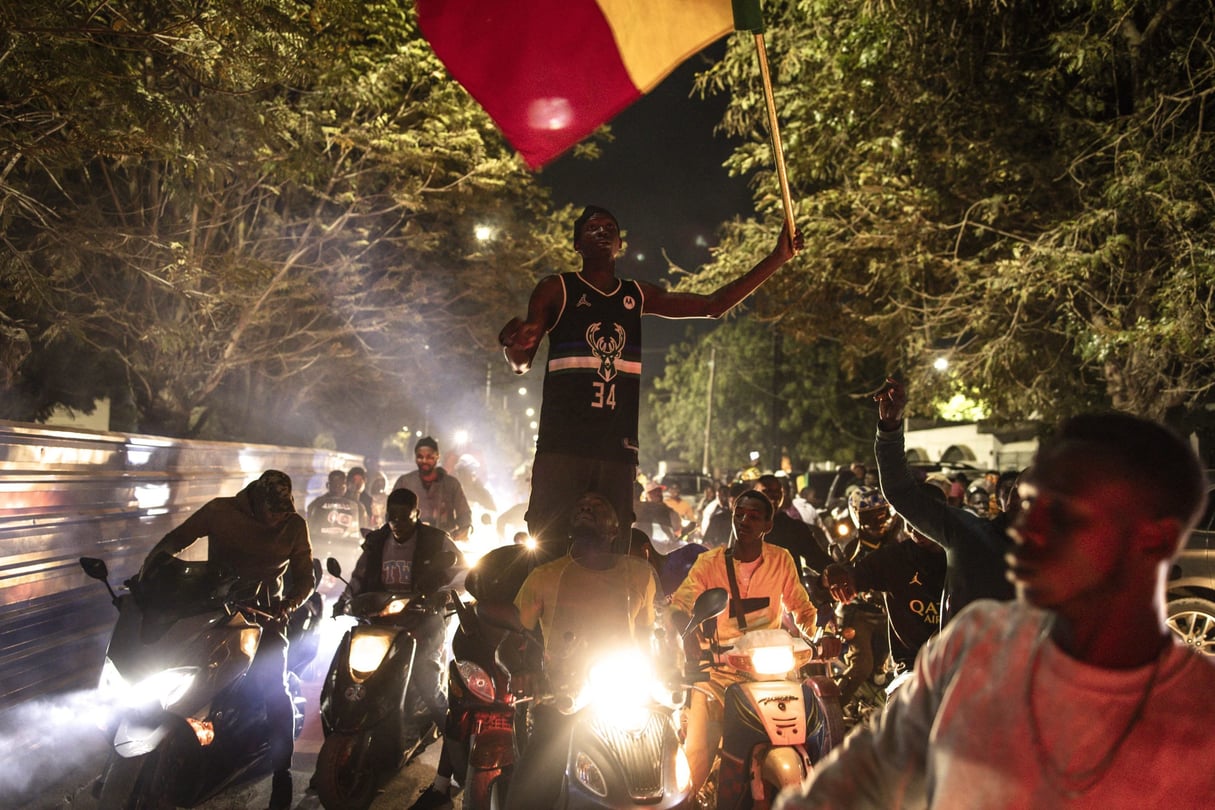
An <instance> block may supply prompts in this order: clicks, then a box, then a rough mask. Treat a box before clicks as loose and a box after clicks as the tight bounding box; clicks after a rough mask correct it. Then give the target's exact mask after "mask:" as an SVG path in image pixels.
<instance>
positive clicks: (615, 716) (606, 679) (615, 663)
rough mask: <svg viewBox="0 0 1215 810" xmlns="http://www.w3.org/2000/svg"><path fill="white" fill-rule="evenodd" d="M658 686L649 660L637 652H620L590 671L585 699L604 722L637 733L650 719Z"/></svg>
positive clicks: (602, 659) (600, 662) (605, 659)
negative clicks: (652, 702)
mask: <svg viewBox="0 0 1215 810" xmlns="http://www.w3.org/2000/svg"><path fill="white" fill-rule="evenodd" d="M659 685H660V684H658V683H657V679H656V678H655V677H654V671H653V668H652V667H651V666H650V660H649V658H647V657H646V656H645V655H642V654H641V652H639V651H637V650H622V651H620V652H616V653H612V654H611V655H608V656H605V657H604V658H601V659H599V661H598V662H597V663H596V664H595V665H594V666H593V667H591V671H590V676H589V677H588V678H587V686H586V690H587V691H586V699H587V703H589V704H590V706H591V707H592V708H593V709H594V711H595V713H596V714H597V715H599V717H600V718H601V719H602V720H604V721H605V722H609V723H611V724H612V725H615V726H617V727H619V728H624V729H633V730H636V729H638V728H641V727H642V726H644V725H645V723H646V721H647V720H648V719H649V716H650V702H651V700H653V692H654V689H655V687H656V686H659Z"/></svg>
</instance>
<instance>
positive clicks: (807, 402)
mask: <svg viewBox="0 0 1215 810" xmlns="http://www.w3.org/2000/svg"><path fill="white" fill-rule="evenodd" d="M710 362H712V364H713V370H712V371H713V373H712V378H713V379H712V397H713V399H712V410H711V430H710V441H709V465H710V468H711V469H715V470H717V471H720V472H722V473H725V474H729V473H731V472H734V471H737V470H739V469H742V468H743V467H746V466H749V463H750V462H749V454H750V453H751V452H752V451H758V452H759V453H760V455H761V461H762V462H763V464H762V465H761V466H766V467H768V468H771V467H772V466H773V462H774V460H775V453H773V452H771V450H772V449H773V448H777V449H783V450H784V451H786V452H788V454H789V455H790V457H791V460H792V461H793V464H794V466H795V467H798V468H802V469H804V468H805V467H806V465H807V464H808V463H810V462H824V461H835V462H836V463H837V464H845V463H847V462H849V461H851V460H852V459H855V458H864V457H866V456H868V455H869V454H870V449H871V448H872V445H873V419H874V406H873V404H872V402H870V401H867V400H866V398H865V394H866V393H867V392H872V391H873V390H874V389H875V388H876V387H877V383H880V382H881V369H880V368H877V369H876V370H875V376H874V377H873V378H871V379H868V380H865V379H860V380H857V379H854V378H852V377H850V376H849V375H847V374H845V373H844V372H843V369H842V366H841V363H840V350H839V347H838V346H836V345H834V344H832V343H831V342H829V341H816V342H814V343H810V344H802V343H798V342H796V341H790V340H786V339H782V337H781V335H780V333H778V332H774V331H773V330H772V329H770V328H769V325H768V324H766V323H763V322H762V321H760V320H759V319H758V318H756V317H755V316H754V314H752V313H748V314H746V315H744V316H743V317H740V318H734V319H731V320H729V321H727V322H725V323H723V324H721V325H720V326H718V327H717V328H716V329H715V330H714V331H713V332H712V333H711V334H709V335H708V336H707V337H705V338H702V339H694V338H691V337H690V338H689V340H687V341H685V342H683V343H680V344H679V345H677V346H674V347H672V348H671V350H670V351H669V352H668V353H667V366H666V373H665V374H664V375H663V376H662V377H661V378H658V379H656V380H655V381H654V391H653V392H652V393H651V394H650V397H649V405H650V410H651V411H652V412H653V413H654V414H655V417H656V420H657V425H658V433H659V436H660V437H661V439H662V441H663V442H664V443H665V444H666V445H667V446H668V447H670V448H672V449H673V450H675V451H676V452H678V453H679V455H680V456H681V457H682V458H683V459H684V461H686V462H688V463H689V464H690V465H692V466H693V467H695V468H697V469H699V467H700V463H701V461H702V459H703V453H704V426H705V415H706V412H707V411H708V401H709V400H708V397H709V390H710V389H709V376H710ZM774 409H775V414H776V422H775V425H774V424H773V420H772V415H773V413H774Z"/></svg>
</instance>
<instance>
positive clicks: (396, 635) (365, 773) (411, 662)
mask: <svg viewBox="0 0 1215 810" xmlns="http://www.w3.org/2000/svg"><path fill="white" fill-rule="evenodd" d="M448 556H451V557H452V560H451V561H450V563H447V564H442V563H440V564H438V565H437V566H436V569H438V570H443V571H446V570H447V569H450V568H451V566H452V565H454V563H455V558H454V555H451V554H450V553H449V554H448ZM326 567H327V569H328V571H329V573H330V574H332V575H333V576H334V577H335V578H338V579H341V573H342V569H341V565H340V564H339V563H338V561H337V560H335V559H333V558H332V557H330V558H329V559H328V560H327V561H326ZM343 581H344V580H343ZM447 584H448V583H447V582H443V583H428V584H426V585H425V586H423V585H422V584H421V583H420V584H419V592H418V593H417V594H415V595H401V594H393V593H387V592H381V591H373V592H368V593H361V594H359V595H357V596H355V597H354V598H353V599H351V600H350V602H349V604H348V605H347V606H345V610H346V612H347V613H348V615H350V616H353V617H354V618H355V619H356V620H357V622H358V624H357V625H355V626H354V627H353V628H351V629H350V630H349V631H347V633H346V635H345V636H344V637H343V638H342V641H341V644H340V645H339V646H338V649H337V652H336V653H335V654H334V657H333V662H332V664H331V665H330V667H329V673H328V675H326V677H325V682H324V685H323V686H322V688H321V727H322V730H323V731H324V734H325V741H324V743H322V745H321V750H320V753H319V754H318V755H317V761H316V775H315V777H314V781H313V785H314V786H315V788H316V791H317V794H318V796H319V798H320V801H321V804H322V805H323V806H324V807H326V808H327V809H328V810H335V808H341V810H351V809H357V810H361V808H366V807H367V806H369V805H370V804H371V802H372V800H373V799H374V798H375V796H376V794H377V793H378V792H379V790H380V788H381V787H382V786H383V784H384V783H385V782H387V781H388V779H389V778H391V777H392V776H393V775H394V774H395V773H396V772H397V771H398V770H399V769H400V768H402V767H403V766H404V765H406V764H408V763H409V761H410V760H412V759H413V758H414V757H415V756H416V755H418V754H419V753H421V752H422V750H423V749H424V748H425V747H426V746H427V745H429V744H430V743H431V742H433V741H434V740H435V739H436V737H437V730H438V729H437V727H436V725H435V722H434V719H433V718H432V717H431V710H430V708H429V707H425V706H424V704H425V701H416V697H417V696H416V695H415V692H416V690H417V688H418V687H417V683H416V682H417V678H416V677H415V674H416V666H417V664H418V663H419V662H418V661H416V660H415V654H416V653H417V652H418V650H419V649H423V650H426V649H431V648H433V647H434V642H435V640H436V637H435V635H434V634H435V633H438V634H439V638H440V639H441V638H442V637H443V636H444V630H443V623H444V621H445V618H446V610H447V592H446V591H443V590H441V588H442V587H443V586H445V585H447ZM339 606H340V605H339ZM436 681H437V679H436ZM419 703H421V704H422V706H421V707H418V704H419Z"/></svg>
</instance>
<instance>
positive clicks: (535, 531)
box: [525, 453, 637, 556]
mask: <svg viewBox="0 0 1215 810" xmlns="http://www.w3.org/2000/svg"><path fill="white" fill-rule="evenodd" d="M636 480H637V467H636V465H634V464H633V463H631V462H621V461H601V460H600V459H596V458H585V457H583V456H574V455H569V454H568V453H536V460H535V462H534V463H533V464H532V497H531V500H530V501H529V502H528V505H527V515H526V516H525V519H526V520H527V530H528V532H529V533H530V534H531V536H532V537H535V538H536V539H537V540H538V541H539V542H540V543H541V544H542V545H543V546H544V548H545V550H546V551H549V552H550V553H552V554H554V555H555V556H560V555H562V554H565V552H566V551H568V550H569V526H568V524H569V517H570V512H572V511H573V509H574V504H575V503H576V502H577V500H578V499H579V498H581V497H582V496H583V495H585V494H586V493H588V492H596V493H598V494H600V495H602V496H603V497H605V498H607V499H608V501H610V502H611V504H612V507H613V508H614V509H615V510H616V518H617V520H619V521H620V537H621V546H620V547H619V548H618V549H617V550H618V551H621V552H624V551H627V550H628V538H629V529H630V527H631V526H632V525H633V503H634V501H635V500H636V499H635V497H634V494H633V485H634V482H635V481H636Z"/></svg>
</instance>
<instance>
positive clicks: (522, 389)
mask: <svg viewBox="0 0 1215 810" xmlns="http://www.w3.org/2000/svg"><path fill="white" fill-rule="evenodd" d="M519 396H521V397H525V396H527V388H526V386H522V385H521V386H519Z"/></svg>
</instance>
